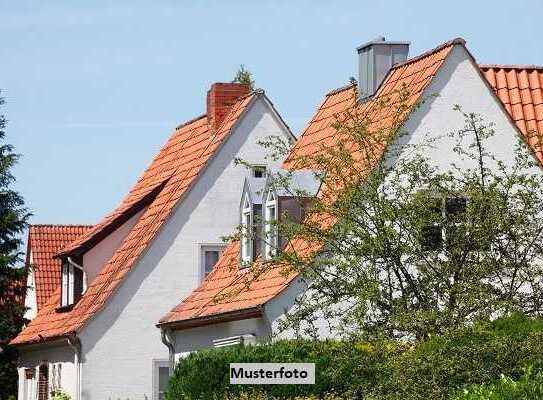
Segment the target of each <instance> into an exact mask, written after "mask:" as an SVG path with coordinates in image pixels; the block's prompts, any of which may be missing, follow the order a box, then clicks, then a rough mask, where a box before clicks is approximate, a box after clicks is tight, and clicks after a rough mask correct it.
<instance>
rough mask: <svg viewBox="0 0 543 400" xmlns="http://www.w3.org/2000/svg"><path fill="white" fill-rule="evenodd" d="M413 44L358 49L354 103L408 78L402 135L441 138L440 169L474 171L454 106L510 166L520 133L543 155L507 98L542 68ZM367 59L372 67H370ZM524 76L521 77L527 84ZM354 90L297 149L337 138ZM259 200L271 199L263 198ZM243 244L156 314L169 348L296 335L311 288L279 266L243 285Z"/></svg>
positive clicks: (329, 101)
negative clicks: (483, 62)
mask: <svg viewBox="0 0 543 400" xmlns="http://www.w3.org/2000/svg"><path fill="white" fill-rule="evenodd" d="M398 46H399V48H398ZM373 47H375V49H373ZM407 47H408V44H407V43H398V42H394V43H392V42H391V43H388V42H384V41H379V40H378V41H376V42H370V43H368V44H367V45H365V46H361V47H360V48H359V49H358V50H359V54H360V74H361V76H360V79H359V82H362V84H361V85H360V87H359V88H358V89H359V92H358V93H364V92H365V93H366V94H368V92H369V94H370V95H373V96H370V97H369V98H365V99H362V100H358V101H359V107H364V106H365V104H367V103H368V102H372V101H373V100H374V99H379V98H385V97H386V96H387V95H388V94H390V93H392V90H393V88H394V87H396V88H398V87H399V86H400V84H402V83H405V84H406V86H407V90H408V91H409V92H410V95H411V96H412V99H413V100H417V101H422V104H421V106H420V107H418V108H416V109H415V110H414V111H413V112H412V113H411V114H410V115H409V116H408V118H407V119H406V121H405V122H404V124H403V129H402V131H403V132H405V134H404V135H401V136H400V137H399V139H397V140H401V141H402V143H403V144H420V143H423V142H424V143H426V141H427V140H428V139H432V138H435V139H438V138H439V139H438V140H437V141H436V142H435V143H434V146H433V147H431V148H427V149H426V150H425V155H426V156H427V157H429V159H430V160H431V162H433V163H434V165H435V166H437V167H439V168H440V169H441V170H442V171H444V170H448V169H450V168H451V163H452V162H455V163H456V164H457V165H458V166H460V167H473V166H474V165H473V162H472V161H471V160H466V159H461V158H460V157H459V156H458V155H457V154H456V153H454V152H452V151H451V149H452V147H453V144H454V143H453V140H454V139H452V138H450V137H448V136H447V134H448V133H449V132H452V131H456V130H459V129H461V128H462V127H463V126H464V124H465V120H464V117H463V116H462V115H461V113H459V112H458V111H455V110H453V107H454V106H455V105H460V106H461V107H462V108H463V110H464V111H466V112H474V113H478V114H481V115H482V116H483V117H484V118H485V119H486V121H488V122H493V123H494V124H495V126H494V129H495V131H496V135H495V136H494V137H492V138H491V139H490V140H489V141H488V142H487V146H488V149H489V151H490V152H492V153H493V154H495V155H496V156H497V157H498V158H499V159H501V160H504V161H505V162H506V163H508V164H509V165H511V164H512V162H513V159H514V152H513V150H512V149H514V148H515V146H516V145H517V143H518V140H519V138H522V137H524V139H526V142H527V143H528V144H529V145H530V147H527V151H530V152H532V153H533V154H534V156H535V157H537V158H539V160H540V161H541V160H542V158H541V149H540V148H539V144H538V142H534V141H532V140H530V139H529V137H530V136H531V134H536V135H541V134H543V124H541V125H540V126H537V125H536V124H534V121H533V117H530V113H525V114H519V113H516V112H515V109H514V106H513V105H512V101H510V99H512V98H513V96H511V97H509V96H506V94H505V92H504V91H515V90H516V91H520V90H524V91H525V93H524V96H525V97H524V98H526V96H527V95H528V94H529V93H530V90H532V89H533V90H534V91H536V90H539V92H537V93H535V92H534V93H535V94H536V95H537V94H538V93H539V95H540V93H541V92H540V91H541V86H540V83H539V79H540V77H541V76H543V68H536V67H513V66H496V65H494V66H480V65H478V64H477V63H476V61H475V59H474V58H473V56H472V55H471V54H470V52H469V51H468V49H467V48H466V46H465V41H464V40H462V39H455V40H452V41H450V42H447V43H445V44H443V45H441V46H439V47H437V48H436V49H433V50H431V51H429V52H427V53H424V54H422V55H420V56H417V57H413V58H410V59H406V56H407ZM383 49H384V50H383ZM402 53H403V54H402ZM402 55H403V58H402ZM372 57H373V59H372ZM387 57H389V58H388V59H387ZM396 57H399V59H400V61H401V60H403V61H401V62H400V63H398V64H395V65H393V63H392V60H391V59H390V58H395V59H396V60H397V58H396ZM368 58H369V59H368ZM368 65H372V66H373V67H372V68H368V67H367V66H368ZM513 74H515V77H514V78H515V82H517V80H516V79H517V78H516V75H517V74H518V75H519V79H518V82H517V83H515V82H513ZM521 75H524V76H525V79H524V81H522V82H521V77H520V76H521ZM533 76H535V78H533V79H532V77H533ZM530 79H531V80H530ZM531 83H533V87H532V88H531V87H530V84H531ZM526 91H527V92H526ZM356 93H357V92H356V91H355V89H354V87H353V86H352V85H350V86H347V87H344V88H341V89H337V90H334V91H332V92H330V93H329V94H328V95H327V96H326V98H325V100H324V101H323V103H322V104H321V106H320V108H319V109H318V110H317V112H316V114H315V115H314V116H313V118H312V119H311V121H310V122H309V125H308V126H307V127H306V128H305V130H304V132H303V133H302V135H301V137H300V138H299V139H298V141H297V143H296V145H295V146H294V148H293V150H292V152H293V153H297V154H300V152H301V153H303V152H304V151H312V150H311V149H314V148H316V146H313V147H312V146H311V145H312V144H313V143H318V141H319V140H322V138H324V137H327V136H332V135H333V132H332V131H331V130H332V129H333V128H332V127H331V124H332V123H334V122H335V119H334V115H335V114H337V113H339V112H341V111H344V110H346V109H347V108H348V107H351V106H353V104H354V102H355V101H357V99H356V98H355V96H356ZM497 94H499V97H498V95H497ZM530 127H532V128H535V129H533V131H534V132H530V130H531V129H529V128H530ZM538 129H539V131H538ZM308 149H309V150H308ZM288 166H289V165H288V158H287V164H286V167H288ZM241 195H242V194H241V193H240V198H241ZM263 196H264V198H265V196H266V194H265V193H264V194H263ZM264 198H263V199H262V200H261V201H260V203H261V204H263V202H264V201H265V200H264ZM240 220H243V219H240ZM242 246H243V242H242V243H241V244H240V242H239V241H237V242H233V243H231V244H230V245H229V247H228V248H227V249H226V251H225V253H224V254H223V256H222V257H221V259H220V260H219V262H218V263H217V265H216V266H215V269H214V271H213V272H212V273H211V274H210V275H209V276H208V278H207V279H206V280H205V281H204V282H203V283H202V284H201V285H200V287H198V289H196V290H194V291H193V292H192V294H191V295H190V296H188V297H187V298H184V299H180V300H182V301H181V303H180V304H178V305H177V306H176V307H175V308H173V309H172V310H171V311H170V312H169V313H168V314H166V315H165V316H164V317H163V318H162V319H161V320H160V322H159V324H158V326H159V328H160V329H161V330H162V331H163V332H165V333H166V334H167V336H168V337H169V338H171V339H170V342H171V345H170V350H171V351H172V352H173V357H175V359H176V360H179V359H180V358H182V357H183V356H184V355H186V354H187V353H189V352H192V351H197V350H200V349H206V348H213V347H221V346H225V345H231V344H236V343H254V342H266V341H269V340H272V339H282V338H291V337H293V335H294V333H293V332H290V331H286V332H280V331H279V329H278V327H279V323H280V321H281V320H282V319H283V318H284V317H285V315H286V314H288V312H290V311H291V310H292V307H293V306H294V304H295V299H296V296H298V295H299V294H300V293H302V292H303V291H305V290H306V288H307V285H306V284H304V283H303V282H302V280H301V279H300V278H299V277H297V276H296V275H290V276H288V277H283V278H281V277H280V275H279V273H278V271H277V270H278V268H274V267H272V268H271V269H270V270H269V271H267V272H265V273H264V274H262V276H260V277H259V278H258V279H256V280H255V281H254V282H252V283H251V284H250V285H249V286H247V285H242V284H241V283H240V282H243V283H244V282H246V281H244V278H243V276H244V274H245V273H246V272H245V270H244V268H243V263H241V262H240V259H241V255H240V251H241V250H240V247H242ZM242 254H243V253H242ZM319 322H320V323H319ZM319 322H317V327H318V329H319V330H318V332H319V335H320V336H321V337H328V336H330V335H331V332H330V331H329V330H328V328H327V325H326V323H325V321H319Z"/></svg>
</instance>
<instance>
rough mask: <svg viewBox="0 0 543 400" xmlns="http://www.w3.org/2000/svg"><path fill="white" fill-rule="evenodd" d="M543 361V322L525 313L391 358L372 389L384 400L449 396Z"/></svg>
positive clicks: (443, 338)
mask: <svg viewBox="0 0 543 400" xmlns="http://www.w3.org/2000/svg"><path fill="white" fill-rule="evenodd" d="M541 360H543V320H541V319H529V318H526V317H524V316H521V315H515V316H512V317H509V318H504V319H500V320H496V321H494V322H487V323H481V324H478V325H476V326H474V327H470V328H465V329H462V330H459V331H456V332H452V333H449V334H447V335H444V336H440V337H435V338H433V339H430V340H428V341H425V342H423V343H420V344H419V345H417V346H416V347H415V348H414V349H412V350H411V351H408V352H405V353H404V354H402V355H401V356H399V357H394V358H391V359H390V360H389V363H388V365H387V367H386V369H385V371H386V372H385V373H384V374H383V375H382V376H381V377H382V379H381V380H379V384H378V385H377V386H376V387H375V391H374V392H373V393H374V394H375V395H376V397H378V398H380V399H398V398H402V399H405V400H411V399H447V398H449V397H450V396H451V395H452V394H453V393H454V392H455V391H457V390H458V389H459V388H462V387H464V386H466V385H477V384H484V383H490V382H493V381H495V380H496V379H498V378H499V377H500V375H501V374H503V375H506V376H510V377H512V378H513V379H515V380H516V379H518V378H519V377H520V375H521V374H522V371H523V368H524V367H525V366H526V365H528V364H534V363H539V362H541Z"/></svg>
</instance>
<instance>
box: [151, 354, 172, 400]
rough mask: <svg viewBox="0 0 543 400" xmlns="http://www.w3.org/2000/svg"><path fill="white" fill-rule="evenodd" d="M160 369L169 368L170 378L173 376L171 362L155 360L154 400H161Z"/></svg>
mask: <svg viewBox="0 0 543 400" xmlns="http://www.w3.org/2000/svg"><path fill="white" fill-rule="evenodd" d="M159 368H168V376H170V377H171V376H172V371H170V361H169V360H167V359H154V360H153V400H159V395H160V393H159V376H160V373H159Z"/></svg>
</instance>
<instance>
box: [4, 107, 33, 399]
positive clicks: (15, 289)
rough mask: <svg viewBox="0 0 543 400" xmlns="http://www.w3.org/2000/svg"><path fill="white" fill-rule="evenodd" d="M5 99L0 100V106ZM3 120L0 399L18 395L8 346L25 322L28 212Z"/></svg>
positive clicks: (13, 352) (14, 363)
mask: <svg viewBox="0 0 543 400" xmlns="http://www.w3.org/2000/svg"><path fill="white" fill-rule="evenodd" d="M2 104H4V100H3V99H2V98H0V105H2ZM5 127H6V118H5V116H4V115H1V116H0V347H1V349H2V352H1V353H0V399H6V398H8V396H10V395H16V393H17V370H16V352H15V350H14V349H12V348H10V347H9V346H7V343H8V342H9V340H10V339H12V338H13V337H15V336H16V335H17V333H19V331H20V330H21V328H22V326H23V323H24V320H23V315H24V311H25V310H24V303H23V301H22V300H23V299H24V296H25V293H26V269H24V268H17V267H18V264H19V263H20V262H21V261H22V253H21V245H22V241H21V235H22V233H23V231H24V229H25V228H26V226H27V220H28V218H29V213H28V211H27V209H26V208H25V207H24V201H23V198H22V197H21V196H20V195H19V194H18V193H17V192H16V191H14V190H13V189H12V184H13V182H14V180H15V177H14V176H13V173H12V169H13V166H14V165H15V164H16V163H17V160H18V159H19V155H18V154H16V153H14V151H13V146H11V145H10V144H7V143H6V142H5Z"/></svg>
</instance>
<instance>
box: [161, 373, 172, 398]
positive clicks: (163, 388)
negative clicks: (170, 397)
mask: <svg viewBox="0 0 543 400" xmlns="http://www.w3.org/2000/svg"><path fill="white" fill-rule="evenodd" d="M169 380H170V374H169V369H168V367H158V399H159V400H163V399H164V398H165V393H166V389H167V388H168V381H169Z"/></svg>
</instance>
